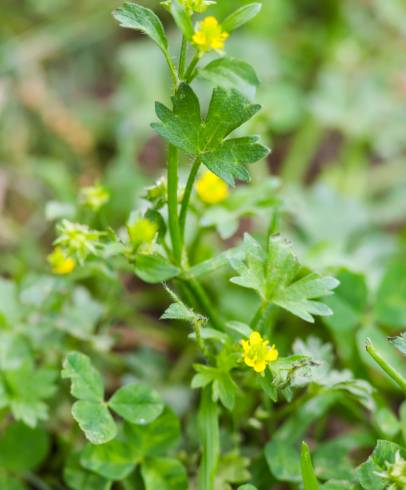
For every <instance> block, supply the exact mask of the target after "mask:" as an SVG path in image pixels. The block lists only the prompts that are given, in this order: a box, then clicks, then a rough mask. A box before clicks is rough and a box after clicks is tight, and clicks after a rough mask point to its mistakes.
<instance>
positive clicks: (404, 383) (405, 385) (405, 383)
mask: <svg viewBox="0 0 406 490" xmlns="http://www.w3.org/2000/svg"><path fill="white" fill-rule="evenodd" d="M365 349H366V350H367V352H368V354H369V355H370V356H371V357H372V359H373V360H374V361H375V362H376V363H377V364H378V365H379V366H380V367H381V368H382V369H383V370H384V371H385V373H386V374H387V375H388V376H390V377H391V378H392V379H393V381H395V383H397V384H398V385H399V386H400V387H401V388H402V390H403V391H404V392H406V380H405V378H404V377H403V376H402V375H401V374H400V373H399V372H398V371H396V369H395V368H394V367H392V366H391V365H390V364H388V362H387V361H386V360H385V359H384V358H383V357H382V356H381V354H380V353H379V352H378V351H377V350H376V349H375V346H374V344H373V343H372V341H371V339H367V340H366V343H365Z"/></svg>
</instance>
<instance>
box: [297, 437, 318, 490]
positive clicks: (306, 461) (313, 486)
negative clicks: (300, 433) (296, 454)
mask: <svg viewBox="0 0 406 490" xmlns="http://www.w3.org/2000/svg"><path fill="white" fill-rule="evenodd" d="M300 465H301V468H302V478H303V484H304V490H319V488H320V487H319V482H318V481H317V478H316V475H315V473H314V469H313V465H312V460H311V456H310V451H309V446H308V445H307V444H306V443H305V442H304V441H303V442H302V449H301V453H300Z"/></svg>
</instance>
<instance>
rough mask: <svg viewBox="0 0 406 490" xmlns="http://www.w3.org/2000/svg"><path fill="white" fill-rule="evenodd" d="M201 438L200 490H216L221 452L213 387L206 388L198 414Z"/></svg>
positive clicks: (203, 391)
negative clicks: (215, 484) (212, 395)
mask: <svg viewBox="0 0 406 490" xmlns="http://www.w3.org/2000/svg"><path fill="white" fill-rule="evenodd" d="M198 429H199V439H200V443H201V451H202V459H201V462H200V468H199V483H198V490H214V482H215V477H216V470H217V464H218V459H219V454H220V441H219V421H218V407H217V404H216V403H215V402H213V400H212V397H211V389H210V388H207V387H206V388H204V389H203V390H202V394H201V401H200V407H199V414H198Z"/></svg>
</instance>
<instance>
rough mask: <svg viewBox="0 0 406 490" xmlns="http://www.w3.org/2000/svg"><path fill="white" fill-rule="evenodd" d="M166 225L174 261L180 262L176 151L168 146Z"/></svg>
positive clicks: (180, 241) (180, 242)
mask: <svg viewBox="0 0 406 490" xmlns="http://www.w3.org/2000/svg"><path fill="white" fill-rule="evenodd" d="M168 225H169V234H170V236H171V241H172V249H173V255H174V260H175V262H176V264H177V265H180V263H181V261H182V237H181V233H180V228H179V220H178V150H177V149H176V148H175V147H174V146H173V145H169V150H168Z"/></svg>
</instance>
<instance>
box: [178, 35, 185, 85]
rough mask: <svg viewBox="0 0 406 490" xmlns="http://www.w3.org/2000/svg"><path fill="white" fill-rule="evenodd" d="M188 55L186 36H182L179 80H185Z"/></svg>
mask: <svg viewBox="0 0 406 490" xmlns="http://www.w3.org/2000/svg"><path fill="white" fill-rule="evenodd" d="M186 53H187V40H186V38H185V36H182V44H181V47H180V54H179V66H178V72H179V78H180V79H181V80H182V79H183V73H184V71H185V64H186Z"/></svg>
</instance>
